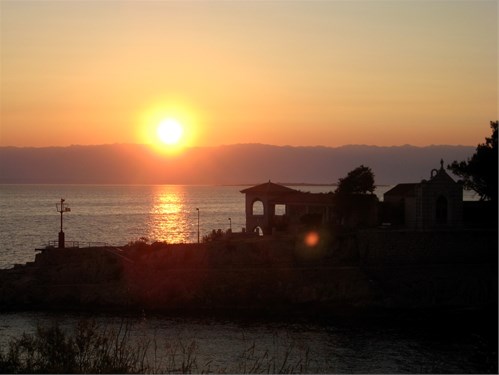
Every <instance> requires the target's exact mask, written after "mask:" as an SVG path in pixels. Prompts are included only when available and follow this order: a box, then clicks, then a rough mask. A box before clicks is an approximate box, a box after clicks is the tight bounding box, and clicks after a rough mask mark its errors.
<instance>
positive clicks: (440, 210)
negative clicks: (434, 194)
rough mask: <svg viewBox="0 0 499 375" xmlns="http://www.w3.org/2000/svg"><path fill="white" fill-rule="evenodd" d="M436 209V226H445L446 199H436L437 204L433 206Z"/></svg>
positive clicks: (440, 197) (442, 197)
mask: <svg viewBox="0 0 499 375" xmlns="http://www.w3.org/2000/svg"><path fill="white" fill-rule="evenodd" d="M435 209H436V212H435V214H436V219H437V224H446V223H447V199H446V198H445V197H444V196H442V195H441V196H439V197H438V198H437V204H436V206H435Z"/></svg>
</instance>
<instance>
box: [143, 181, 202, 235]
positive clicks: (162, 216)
mask: <svg viewBox="0 0 499 375" xmlns="http://www.w3.org/2000/svg"><path fill="white" fill-rule="evenodd" d="M150 212H151V214H150V215H151V216H150V219H149V231H148V238H149V239H150V240H151V241H165V242H167V243H182V242H189V240H190V237H191V235H192V233H191V229H192V225H193V223H190V222H189V221H188V216H189V215H188V214H189V212H188V208H187V207H186V196H185V191H184V188H183V186H157V187H156V190H155V191H154V198H153V206H152V208H151V211H150Z"/></svg>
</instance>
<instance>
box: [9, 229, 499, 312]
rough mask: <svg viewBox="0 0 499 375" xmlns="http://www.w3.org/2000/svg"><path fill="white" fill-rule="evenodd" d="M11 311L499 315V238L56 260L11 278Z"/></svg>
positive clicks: (366, 234) (363, 234)
mask: <svg viewBox="0 0 499 375" xmlns="http://www.w3.org/2000/svg"><path fill="white" fill-rule="evenodd" d="M0 305H1V306H2V308H3V309H23V308H89V309H94V308H113V309H148V310H196V311H199V310H202V311H205V310H223V311H267V312H283V313H286V312H291V311H294V310H296V311H303V310H307V309H311V310H312V311H314V312H320V311H324V312H326V313H327V312H331V311H337V310H341V309H357V310H363V309H441V308H445V309H446V308H451V309H452V308H486V307H491V306H496V307H497V232H496V231H453V232H449V231H448V232H408V231H406V232H403V231H383V230H370V231H360V232H355V233H349V234H342V235H338V236H333V237H330V238H329V239H328V240H324V241H323V242H321V243H319V244H318V245H317V246H313V247H308V246H306V245H305V244H304V243H303V241H302V239H301V237H299V236H298V237H286V236H283V237H279V236H269V237H263V238H231V237H227V238H225V239H223V240H220V241H213V242H209V243H203V244H163V243H154V244H151V245H148V244H145V243H135V244H133V245H130V246H125V247H121V248H116V247H101V248H86V249H83V248H82V249H78V248H68V249H47V250H44V251H42V252H40V253H39V254H37V256H36V259H35V262H32V263H28V264H26V265H21V266H17V267H14V268H12V269H9V270H2V271H0Z"/></svg>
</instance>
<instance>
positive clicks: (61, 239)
mask: <svg viewBox="0 0 499 375" xmlns="http://www.w3.org/2000/svg"><path fill="white" fill-rule="evenodd" d="M56 208H57V212H60V213H61V231H60V232H59V248H60V249H64V246H65V243H64V232H63V231H62V214H63V213H64V212H71V208H69V207H68V206H67V205H65V204H64V199H62V198H61V203H57V204H56Z"/></svg>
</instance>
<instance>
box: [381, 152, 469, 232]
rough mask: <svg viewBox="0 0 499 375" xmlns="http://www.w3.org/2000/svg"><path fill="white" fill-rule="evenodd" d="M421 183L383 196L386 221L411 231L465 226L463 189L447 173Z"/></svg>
mask: <svg viewBox="0 0 499 375" xmlns="http://www.w3.org/2000/svg"><path fill="white" fill-rule="evenodd" d="M443 165H444V162H443V160H441V161H440V169H433V170H432V171H431V175H430V179H429V180H428V181H427V180H422V181H421V182H420V183H410V184H398V185H396V186H395V187H394V188H392V189H390V190H389V191H387V192H386V193H385V194H384V204H383V218H382V220H383V221H384V222H389V223H390V224H392V225H395V226H401V227H405V228H410V229H440V228H457V227H461V226H462V224H463V186H462V184H461V183H458V182H455V181H454V180H453V179H452V177H450V176H449V175H448V174H447V172H446V171H445V170H444V166H443Z"/></svg>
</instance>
